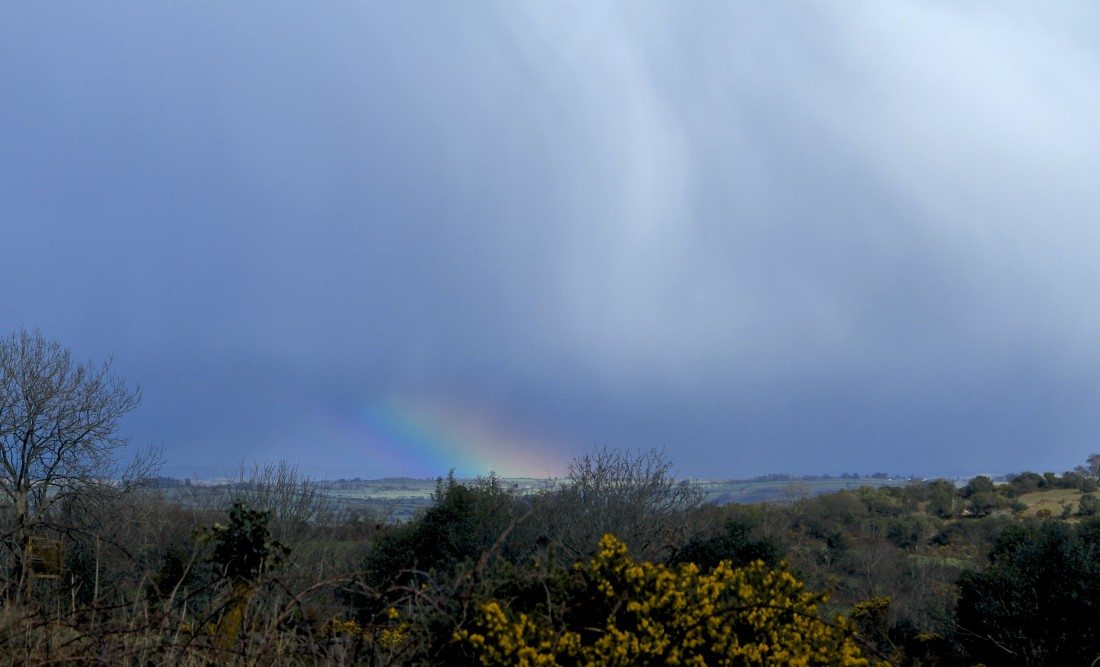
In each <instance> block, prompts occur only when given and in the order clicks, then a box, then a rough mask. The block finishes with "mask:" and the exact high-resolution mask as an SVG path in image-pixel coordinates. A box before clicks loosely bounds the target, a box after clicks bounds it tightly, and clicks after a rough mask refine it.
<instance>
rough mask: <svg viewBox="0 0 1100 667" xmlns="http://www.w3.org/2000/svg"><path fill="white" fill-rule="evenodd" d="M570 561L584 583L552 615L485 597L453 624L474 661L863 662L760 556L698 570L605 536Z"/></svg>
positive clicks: (848, 638)
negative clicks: (585, 555)
mask: <svg viewBox="0 0 1100 667" xmlns="http://www.w3.org/2000/svg"><path fill="white" fill-rule="evenodd" d="M575 569H576V571H577V573H578V574H579V576H580V577H581V579H582V580H583V582H584V585H583V586H581V587H580V588H579V589H578V590H576V591H574V593H573V599H572V600H571V601H570V602H569V603H568V604H567V605H566V607H565V610H564V613H563V615H562V617H561V618H560V620H556V619H554V618H553V617H551V616H548V615H546V612H547V611H548V610H547V609H546V608H545V607H544V608H542V609H541V610H539V611H541V614H540V613H539V611H535V613H529V611H522V610H514V609H511V608H509V606H508V605H507V603H505V602H502V601H499V600H490V601H488V602H485V603H483V604H482V605H481V606H480V607H479V609H478V615H477V620H476V622H475V623H474V625H473V627H472V628H469V629H465V628H464V629H460V630H457V631H456V632H455V635H454V636H455V639H456V640H458V641H461V642H464V643H466V644H467V645H468V646H469V647H470V649H471V652H472V653H473V654H474V655H475V656H476V658H477V660H478V661H479V662H480V663H481V664H483V665H647V664H650V665H706V664H738V665H775V666H779V665H851V666H857V665H867V664H869V663H868V661H867V660H866V659H865V658H864V657H863V656H862V654H861V652H860V649H859V646H858V645H857V644H856V642H855V641H854V638H853V631H852V626H851V625H850V624H849V623H848V621H846V620H845V619H844V618H842V617H837V618H835V619H833V620H831V621H830V620H827V619H826V618H825V617H824V615H823V614H822V612H821V611H820V605H821V603H823V602H824V601H825V599H826V598H825V596H822V595H815V594H812V593H809V592H807V591H806V590H805V586H804V585H803V584H802V583H801V582H800V581H799V580H798V579H797V578H795V577H794V576H793V575H792V574H791V573H790V572H788V571H787V570H786V569H785V568H783V567H777V568H771V567H768V566H766V565H765V564H764V563H763V562H762V561H755V562H753V563H751V564H749V565H747V566H745V567H741V568H735V567H734V566H733V565H732V564H731V563H730V562H729V561H721V562H719V563H718V565H717V566H716V567H714V568H713V569H712V570H709V571H704V570H701V569H700V568H699V566H697V565H695V564H694V563H682V564H680V565H678V566H670V565H666V564H662V563H652V562H648V561H636V560H634V559H632V558H631V557H630V555H629V553H628V550H627V545H626V544H624V543H623V542H621V541H619V540H618V539H616V538H615V537H614V536H612V535H605V536H604V538H603V539H602V540H601V541H600V546H599V551H598V552H597V553H596V555H595V556H594V557H593V558H592V559H591V560H589V561H587V562H582V563H578V564H577V565H576V566H575Z"/></svg>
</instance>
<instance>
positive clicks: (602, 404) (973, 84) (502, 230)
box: [0, 3, 1100, 475]
mask: <svg viewBox="0 0 1100 667" xmlns="http://www.w3.org/2000/svg"><path fill="white" fill-rule="evenodd" d="M5 14H6V17H5V20H4V21H2V22H0V87H2V90H3V91H4V94H3V95H2V96H0V216H2V222H3V227H4V239H3V246H4V248H3V249H4V261H3V263H2V264H0V276H2V278H3V283H4V289H3V291H2V292H0V305H2V314H3V318H4V321H3V325H4V326H5V327H6V328H11V327H14V326H18V325H30V326H34V325H38V326H41V327H42V328H43V329H44V330H45V331H46V332H47V333H50V334H52V335H56V336H59V337H61V338H62V339H63V340H64V341H65V342H66V343H68V344H70V345H72V346H73V347H74V348H75V349H76V351H77V352H78V353H80V354H81V355H82V356H90V357H99V356H103V354H104V353H105V352H107V351H113V352H114V353H115V354H116V356H117V359H118V364H119V367H120V369H121V370H123V371H124V372H125V374H126V375H127V376H128V377H131V378H133V379H135V380H138V381H141V382H142V384H143V385H145V388H146V404H145V405H144V406H143V408H142V410H141V411H140V413H139V414H137V415H135V417H134V420H133V421H132V427H133V428H132V430H133V431H134V432H135V434H137V435H138V436H139V437H140V438H143V439H147V440H154V441H160V442H163V443H164V444H165V446H166V447H167V449H168V453H169V459H170V461H172V462H173V463H174V464H177V465H180V466H185V465H199V464H207V463H209V464H213V465H221V464H226V465H232V464H233V463H234V462H235V461H236V460H238V459H240V458H262V457H265V456H271V455H288V453H290V455H297V456H298V458H299V459H300V460H302V461H304V462H308V463H310V464H312V465H315V466H316V467H317V468H318V469H321V468H326V469H329V470H331V469H333V468H336V467H347V468H349V474H375V475H380V474H386V473H387V471H385V470H375V469H372V468H371V463H370V461H369V460H363V461H362V462H357V460H356V459H355V458H354V455H362V454H361V452H354V451H351V450H349V449H348V447H349V446H350V445H349V443H333V442H323V441H318V440H317V439H316V438H315V437H311V435H310V433H309V429H308V428H303V427H302V426H301V424H302V423H303V422H304V421H308V420H309V419H310V417H309V410H308V409H307V406H308V405H310V404H316V403H326V402H339V401H342V400H347V397H348V396H354V397H355V400H363V401H370V400H374V399H375V398H378V397H384V396H387V395H403V396H412V397H416V396H419V395H425V394H432V395H439V394H442V395H462V396H465V397H470V398H472V399H474V400H476V401H478V402H481V403H483V404H484V405H486V406H488V407H489V408H491V409H492V411H493V412H495V413H500V414H507V415H510V416H512V417H514V419H515V420H518V421H519V422H522V424H524V425H525V426H526V427H527V428H529V429H531V430H532V432H537V433H539V434H549V435H551V436H553V440H554V441H555V442H558V443H561V444H560V445H559V446H560V447H561V450H562V451H561V458H562V459H563V460H564V459H565V458H567V457H568V455H569V454H570V450H571V449H572V450H579V449H581V448H583V447H586V446H590V445H595V444H607V445H613V446H652V445H663V446H665V447H666V448H667V449H668V450H669V452H670V453H671V454H672V455H673V456H674V457H675V458H676V460H677V461H678V463H679V464H680V466H681V468H682V469H683V470H684V471H685V472H688V473H691V474H723V475H738V474H746V473H759V472H765V471H774V470H789V471H797V472H814V471H841V470H855V469H859V470H870V469H872V468H874V469H883V470H889V471H892V472H893V471H897V472H917V473H924V472H953V471H974V470H984V469H991V470H1008V469H1013V468H1020V467H1039V468H1061V467H1066V466H1070V465H1072V464H1074V463H1076V462H1077V461H1079V460H1081V459H1083V457H1084V456H1085V455H1086V454H1087V453H1088V452H1089V451H1091V449H1095V447H1094V446H1093V445H1092V434H1093V433H1095V432H1096V426H1097V417H1098V415H1100V410H1098V406H1097V404H1096V400H1095V399H1096V389H1097V381H1096V380H1095V379H1094V378H1095V377H1097V373H1096V370H1097V367H1098V365H1100V364H1098V361H1100V360H1098V352H1097V349H1100V348H1097V346H1096V345H1095V341H1096V340H1097V334H1100V319H1098V316H1100V308H1097V306H1096V305H1095V303H1096V300H1095V299H1094V298H1092V297H1093V295H1092V292H1093V287H1094V286H1095V285H1097V284H1100V275H1098V273H1100V268H1098V267H1100V263H1098V262H1096V261H1095V258H1096V256H1097V253H1098V251H1100V237H1098V236H1100V227H1097V225H1096V224H1095V223H1094V220H1095V219H1096V217H1097V215H1096V214H1097V213H1098V212H1100V201H1098V195H1097V194H1096V191H1095V186H1094V183H1093V181H1094V180H1095V174H1096V173H1100V158H1098V156H1100V150H1098V149H1100V146H1098V143H1100V139H1098V138H1097V135H1096V133H1095V132H1094V131H1093V125H1094V121H1095V118H1097V117H1100V115H1098V112H1100V87H1098V83H1100V81H1098V78H1100V77H1098V76H1097V74H1096V72H1098V71H1100V69H1098V68H1097V67H1096V65H1097V55H1098V54H1097V51H1096V49H1095V48H1094V46H1093V45H1094V44H1095V39H1094V35H1090V34H1088V33H1086V32H1085V31H1084V26H1088V25H1095V24H1096V21H1095V19H1096V18H1097V17H1096V16H1094V15H1092V14H1093V10H1091V9H1090V8H1088V7H1087V6H1081V7H1074V6H1064V7H1062V8H1061V9H1059V10H1057V11H1054V10H1046V9H1044V10H1043V11H1040V10H1037V9H1034V8H1033V7H1031V6H1029V5H1017V6H1013V5H1005V4H1002V3H991V4H987V5H973V6H970V7H967V8H958V7H954V6H951V5H947V4H942V5H941V4H934V3H931V4H930V3H925V4H915V3H914V4H898V5H889V6H887V5H881V4H878V3H865V4H860V3H850V4H844V5H836V6H834V7H829V6H816V7H813V8H807V7H805V6H795V5H790V6H783V5H768V6H759V7H753V6H729V5H726V4H724V3H715V4H704V3H699V4H696V5H693V6H692V7H691V8H690V9H689V8H686V7H679V6H675V7H674V6H672V5H658V4H654V5H643V4H641V3H622V4H599V5H593V4H592V3H571V4H558V5H545V4H541V3H530V4H524V3H492V4H484V5H481V6H479V7H478V11H476V12H475V11H473V9H472V8H471V7H464V8H460V7H456V6H417V5H414V4H411V3H402V4H369V3H368V4H364V3H355V4H351V3H349V4H344V5H333V6H327V7H324V8H320V7H314V6H304V5H303V6H294V5H271V4H268V3H264V4H251V5H250V4H247V3H238V4H234V5H232V6H222V5H216V4H188V5H149V4H147V3H134V4H129V5H126V4H123V3H117V4H113V5H111V7H109V8H95V9H92V8H88V7H73V6H62V5H35V6H24V7H19V8H9V9H8V10H6V11H5ZM459 463H460V462H456V464H459ZM425 472H428V473H436V472H443V471H441V470H434V469H433V470H427V471H425Z"/></svg>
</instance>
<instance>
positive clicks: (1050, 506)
mask: <svg viewBox="0 0 1100 667" xmlns="http://www.w3.org/2000/svg"><path fill="white" fill-rule="evenodd" d="M1082 495H1083V494H1082V493H1081V492H1080V491H1078V490H1077V489H1050V490H1048V491H1036V492H1034V493H1025V494H1024V495H1022V496H1020V501H1021V502H1023V503H1024V504H1025V505H1027V509H1026V510H1024V515H1025V516H1037V515H1038V513H1039V511H1040V510H1044V509H1045V510H1049V511H1050V513H1051V514H1052V515H1053V516H1062V506H1063V504H1066V505H1069V506H1070V509H1071V510H1072V511H1073V512H1077V505H1078V503H1079V502H1080V500H1081V496H1082Z"/></svg>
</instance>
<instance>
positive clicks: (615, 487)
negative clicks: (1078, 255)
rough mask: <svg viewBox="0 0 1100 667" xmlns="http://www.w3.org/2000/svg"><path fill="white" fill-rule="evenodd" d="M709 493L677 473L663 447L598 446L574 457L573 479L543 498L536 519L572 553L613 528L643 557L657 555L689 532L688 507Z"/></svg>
mask: <svg viewBox="0 0 1100 667" xmlns="http://www.w3.org/2000/svg"><path fill="white" fill-rule="evenodd" d="M703 499H704V494H703V493H702V492H701V491H700V490H699V488H698V487H697V486H696V485H694V484H692V483H691V482H689V481H687V480H682V479H681V480H678V479H676V478H675V477H674V476H673V474H672V461H671V460H670V459H669V458H668V457H667V456H666V455H665V453H664V452H663V451H661V450H660V449H651V450H648V451H636V452H631V451H622V450H615V449H607V448H602V449H596V450H595V451H591V452H588V453H585V454H582V455H580V456H578V457H575V458H574V459H573V460H572V461H570V463H569V469H568V480H567V481H566V483H565V484H563V485H561V487H560V488H559V489H557V490H555V491H552V492H549V493H545V494H543V496H541V497H540V498H539V499H538V500H539V503H540V509H541V511H540V512H537V513H536V519H535V521H536V523H537V524H540V525H539V528H540V529H541V530H542V531H543V532H544V534H546V535H547V536H549V537H550V538H551V539H552V540H554V541H555V542H556V543H558V544H559V545H560V546H561V547H563V548H564V549H565V550H566V552H567V553H569V554H570V555H572V556H575V557H582V556H584V555H585V554H587V553H589V552H591V551H592V550H594V549H595V548H596V547H597V544H598V542H599V539H600V537H602V536H603V535H604V534H605V533H612V534H614V535H615V536H616V537H619V538H620V539H623V540H624V541H626V543H627V544H628V545H630V548H631V553H634V554H636V555H638V556H639V557H656V556H658V555H660V554H661V553H662V552H663V551H665V550H666V549H667V548H668V546H669V545H670V544H671V543H673V542H675V540H676V539H677V538H678V537H682V535H683V534H684V533H685V532H686V530H687V526H685V525H684V521H683V519H684V513H685V512H687V511H688V510H691V509H693V508H695V507H698V506H699V505H700V504H701V503H702V502H703Z"/></svg>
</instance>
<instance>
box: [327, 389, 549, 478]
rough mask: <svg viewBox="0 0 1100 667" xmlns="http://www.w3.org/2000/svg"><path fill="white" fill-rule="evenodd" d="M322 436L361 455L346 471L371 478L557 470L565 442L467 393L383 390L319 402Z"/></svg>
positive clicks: (529, 473)
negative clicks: (377, 396)
mask: <svg viewBox="0 0 1100 667" xmlns="http://www.w3.org/2000/svg"><path fill="white" fill-rule="evenodd" d="M319 416H320V417H321V421H322V424H323V428H322V429H321V431H322V433H323V435H321V438H322V439H323V440H324V441H325V442H326V443H327V444H330V445H333V446H334V448H335V449H336V450H337V451H339V452H344V453H346V454H347V455H354V456H356V457H359V456H361V457H362V458H361V459H359V460H358V461H349V470H350V469H354V470H365V471H366V473H365V474H366V475H369V476H370V477H435V476H438V475H445V474H447V472H448V471H449V470H451V469H452V468H453V469H454V471H455V474H456V475H458V476H459V477H473V476H476V475H487V474H488V473H489V472H491V471H492V472H496V473H497V474H499V475H502V476H504V477H537V478H545V477H552V476H557V475H560V474H561V471H562V470H563V469H564V467H565V464H566V462H567V460H568V454H567V452H568V451H569V448H568V447H567V446H565V445H564V444H563V443H561V442H556V441H554V440H552V439H549V438H546V437H543V436H539V435H537V434H534V433H533V432H532V430H531V429H529V428H523V427H520V426H518V425H517V424H515V423H513V422H511V421H510V420H508V419H506V418H504V417H502V416H501V415H500V414H498V413H496V412H495V411H493V410H491V409H489V408H488V407H486V406H484V405H480V404H477V403H475V402H473V401H471V400H468V399H467V400H460V399H455V398H439V397H426V396H389V397H386V398H384V399H381V400H374V401H364V402H362V403H361V404H358V405H354V404H353V405H351V406H348V407H344V408H339V407H337V406H332V405H328V406H321V409H320V414H319Z"/></svg>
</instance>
